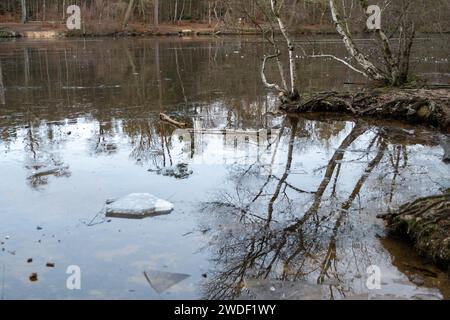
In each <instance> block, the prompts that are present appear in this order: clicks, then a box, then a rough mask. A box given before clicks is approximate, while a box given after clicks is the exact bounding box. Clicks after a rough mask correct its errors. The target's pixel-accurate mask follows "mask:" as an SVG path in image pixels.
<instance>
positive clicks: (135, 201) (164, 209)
mask: <svg viewBox="0 0 450 320" xmlns="http://www.w3.org/2000/svg"><path fill="white" fill-rule="evenodd" d="M172 210H173V204H172V203H170V202H168V201H166V200H163V199H159V198H157V197H155V196H154V195H151V194H148V193H132V194H129V195H127V196H125V197H123V198H120V199H117V200H115V201H112V202H109V203H108V202H107V203H106V216H107V217H111V218H127V219H143V218H145V217H149V216H157V215H161V214H167V213H169V212H171V211H172Z"/></svg>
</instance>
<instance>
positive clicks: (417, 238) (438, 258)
mask: <svg viewBox="0 0 450 320" xmlns="http://www.w3.org/2000/svg"><path fill="white" fill-rule="evenodd" d="M378 217H379V218H382V219H383V220H385V221H386V223H387V226H388V228H389V229H390V230H392V231H393V232H394V233H397V234H400V235H402V236H406V237H407V238H409V239H410V240H412V241H413V242H414V246H415V248H416V250H417V251H418V252H419V253H420V254H421V255H423V256H425V257H427V258H430V259H431V260H432V261H433V262H435V263H436V264H437V265H439V266H441V267H443V268H445V269H447V270H448V273H449V276H450V190H448V191H447V192H446V193H444V194H442V195H436V196H430V197H425V198H420V199H417V200H415V201H412V202H409V203H406V204H404V205H402V206H401V207H400V208H399V209H398V210H397V211H395V212H390V213H387V214H383V215H379V216H378Z"/></svg>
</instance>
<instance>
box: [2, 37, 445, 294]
mask: <svg viewBox="0 0 450 320" xmlns="http://www.w3.org/2000/svg"><path fill="white" fill-rule="evenodd" d="M300 40H302V41H304V43H305V45H311V43H310V42H309V40H308V39H300ZM264 46H265V44H264V43H263V42H262V41H260V40H259V39H257V38H223V39H212V40H211V39H198V40H195V39H193V40H189V39H185V40H179V39H144V38H143V39H133V40H126V39H120V40H114V39H93V40H77V39H70V40H54V41H48V40H46V41H29V40H28V41H26V40H16V41H3V42H1V43H0V66H1V67H0V75H1V80H2V81H1V82H0V84H2V88H1V89H0V91H1V92H0V96H1V99H0V154H1V156H0V219H1V221H2V222H1V224H0V294H1V298H3V299H15V298H63V299H66V298H76V299H77V298H83V299H105V298H125V299H159V298H163V299H179V298H183V299H185V298H189V299H191V298H192V299H197V298H207V299H212V298H227V299H230V298H255V299H261V298H287V299H311V298H323V299H342V298H363V299H364V298H420V299H428V298H432V299H434V298H438V299H441V298H450V281H449V280H448V278H447V277H446V275H445V274H444V273H442V272H441V271H439V270H438V269H436V268H435V267H433V266H432V265H431V264H430V263H428V262H427V261H425V260H423V259H421V258H420V257H418V256H416V255H415V254H414V252H413V251H412V250H411V249H410V247H409V246H408V244H405V243H403V242H399V241H396V240H395V239H392V238H390V237H387V232H386V230H385V229H384V226H383V223H382V222H381V221H379V220H378V219H377V218H376V215H377V214H379V213H383V212H386V211H387V210H389V209H390V208H395V207H397V206H398V205H399V204H401V203H403V202H405V201H409V200H412V199H414V198H416V197H418V196H426V195H431V194H434V193H437V192H440V191H442V190H445V189H446V188H449V187H450V179H449V177H450V167H449V166H448V165H446V164H444V163H443V162H442V161H441V158H442V155H443V153H444V152H443V150H442V148H441V147H440V146H439V139H440V138H441V136H440V135H439V133H436V132H433V131H430V130H428V129H426V128H417V127H416V128H414V127H409V126H405V125H399V124H395V123H389V122H371V121H367V120H366V121H361V120H360V121H354V120H352V119H348V118H336V117H334V116H331V115H321V116H314V115H309V116H307V117H306V116H299V117H298V118H291V119H289V118H284V117H283V116H282V115H277V114H276V113H273V111H274V109H275V107H276V104H277V99H276V97H275V95H273V94H270V93H267V92H266V91H265V90H264V88H263V87H262V85H261V82H260V78H259V70H260V63H261V57H262V55H263V52H264ZM314 46H320V47H322V49H323V50H327V52H332V53H336V54H341V55H342V56H345V51H344V49H343V48H342V46H341V45H340V43H339V42H338V41H336V40H335V39H331V40H329V41H326V40H325V39H322V40H321V41H319V42H316V43H314ZM447 49H448V48H447ZM416 50H418V51H420V52H421V53H423V54H422V55H421V57H422V58H420V59H417V60H416V61H414V68H415V71H416V72H417V73H419V74H420V75H421V76H422V77H424V78H427V79H429V80H431V81H432V82H434V83H448V82H449V75H450V65H449V63H448V58H449V56H448V52H449V50H445V49H444V50H442V45H441V44H439V42H436V41H434V42H433V41H422V42H419V43H418V45H417V48H416ZM297 61H298V69H299V81H300V87H301V88H303V90H304V91H309V92H312V91H324V90H359V89H360V87H359V86H360V85H362V84H361V83H363V80H364V79H361V78H360V77H359V76H358V75H357V74H355V73H352V72H351V71H348V70H347V69H345V67H343V66H341V65H339V64H336V62H334V61H328V60H308V59H303V58H302V57H301V56H299V57H298V58H297ZM274 71H275V70H272V71H271V72H274ZM273 76H275V74H273ZM346 83H347V84H346ZM355 83H356V84H355ZM3 102H4V103H3ZM160 112H164V113H167V114H170V115H172V116H174V117H177V118H178V119H182V120H184V121H186V122H187V123H188V124H189V128H190V129H188V130H186V131H179V130H178V131H177V130H175V128H173V127H171V126H170V125H167V124H163V123H161V122H160V121H159V116H158V115H159V113H160ZM133 192H148V193H151V194H154V195H156V196H158V197H160V198H163V199H166V200H169V201H171V202H172V203H173V204H174V205H175V210H174V211H172V212H171V213H170V214H167V215H160V216H155V217H149V218H147V219H143V220H128V219H118V218H115V219H108V218H105V216H104V214H103V211H102V210H103V207H104V204H105V201H106V200H107V199H111V198H117V197H121V196H124V195H127V194H129V193H133ZM29 259H32V261H31V260H29ZM47 263H54V264H55V266H54V268H49V267H47V266H46V264H47ZM71 265H76V266H79V267H80V268H81V290H74V291H71V290H68V289H67V288H66V279H67V277H68V275H67V274H66V269H67V267H68V266H71ZM371 265H377V266H379V267H380V268H381V272H382V273H381V275H382V288H381V290H375V291H369V290H368V289H367V286H366V282H367V278H368V275H367V273H366V271H367V267H369V266H371ZM144 272H145V274H144ZM32 273H37V275H38V280H37V281H34V282H33V281H30V279H29V276H30V274H32ZM255 279H259V280H255Z"/></svg>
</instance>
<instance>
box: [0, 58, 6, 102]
mask: <svg viewBox="0 0 450 320" xmlns="http://www.w3.org/2000/svg"><path fill="white" fill-rule="evenodd" d="M5 103H6V102H5V86H4V84H3V73H2V61H1V60H0V104H5Z"/></svg>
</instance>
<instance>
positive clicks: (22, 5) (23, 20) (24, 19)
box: [20, 0, 28, 23]
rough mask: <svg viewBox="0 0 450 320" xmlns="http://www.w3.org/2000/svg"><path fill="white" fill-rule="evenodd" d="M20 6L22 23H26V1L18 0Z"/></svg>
mask: <svg viewBox="0 0 450 320" xmlns="http://www.w3.org/2000/svg"><path fill="white" fill-rule="evenodd" d="M20 5H21V8H22V19H21V21H22V23H26V22H27V20H28V15H27V2H26V0H20Z"/></svg>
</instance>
